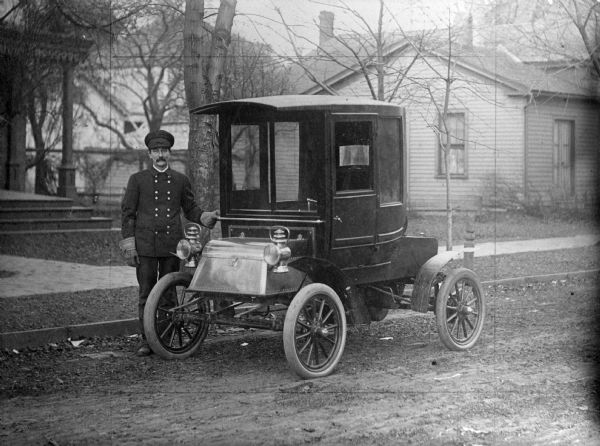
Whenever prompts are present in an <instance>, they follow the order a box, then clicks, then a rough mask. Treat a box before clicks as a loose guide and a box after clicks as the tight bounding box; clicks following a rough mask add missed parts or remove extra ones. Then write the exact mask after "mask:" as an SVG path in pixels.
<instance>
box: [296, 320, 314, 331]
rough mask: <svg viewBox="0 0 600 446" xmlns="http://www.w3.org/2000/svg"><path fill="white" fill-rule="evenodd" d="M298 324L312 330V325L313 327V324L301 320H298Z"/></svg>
mask: <svg viewBox="0 0 600 446" xmlns="http://www.w3.org/2000/svg"><path fill="white" fill-rule="evenodd" d="M296 324H298V325H300V326H301V327H302V328H305V329H306V330H310V327H311V325H310V324H309V323H306V322H304V321H301V320H297V321H296Z"/></svg>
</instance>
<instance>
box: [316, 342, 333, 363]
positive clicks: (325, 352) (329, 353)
mask: <svg viewBox="0 0 600 446" xmlns="http://www.w3.org/2000/svg"><path fill="white" fill-rule="evenodd" d="M321 339H325V337H323V338H321ZM318 346H319V347H320V348H321V352H322V353H323V357H324V358H325V360H326V361H327V360H328V359H329V357H330V356H331V349H330V351H327V350H326V348H325V346H324V345H323V343H322V342H318Z"/></svg>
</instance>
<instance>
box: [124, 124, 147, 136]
mask: <svg viewBox="0 0 600 446" xmlns="http://www.w3.org/2000/svg"><path fill="white" fill-rule="evenodd" d="M142 124H143V122H142V121H125V123H124V125H123V132H124V133H126V134H127V133H133V132H135V131H136V130H137V129H139V128H140V127H141V126H142Z"/></svg>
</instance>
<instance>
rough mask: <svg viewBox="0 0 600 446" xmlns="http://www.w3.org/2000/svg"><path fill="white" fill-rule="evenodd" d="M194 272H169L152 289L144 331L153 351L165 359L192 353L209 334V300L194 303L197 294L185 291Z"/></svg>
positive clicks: (186, 355)
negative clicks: (205, 316) (207, 316)
mask: <svg viewBox="0 0 600 446" xmlns="http://www.w3.org/2000/svg"><path fill="white" fill-rule="evenodd" d="M191 280H192V275H191V274H189V273H184V272H176V273H170V274H166V275H165V276H164V277H162V278H161V279H160V280H159V281H158V283H157V284H156V285H155V286H154V288H152V291H151V292H150V295H149V296H148V300H147V301H146V307H145V308H144V333H145V334H146V340H147V341H148V344H149V345H150V348H151V349H152V351H153V352H154V353H156V354H158V355H160V356H162V357H163V358H165V359H183V358H187V357H188V356H190V355H192V354H193V353H194V352H195V351H196V350H198V348H199V347H200V345H201V344H202V341H204V338H206V335H207V333H208V327H209V322H208V319H205V318H203V316H204V315H206V314H208V312H209V310H210V305H209V302H208V301H205V300H204V301H199V302H196V303H191V304H190V302H191V301H193V300H194V299H196V297H197V295H196V294H193V293H184V291H185V290H186V289H187V287H188V286H189V284H190V282H191Z"/></svg>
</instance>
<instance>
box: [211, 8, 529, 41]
mask: <svg viewBox="0 0 600 446" xmlns="http://www.w3.org/2000/svg"><path fill="white" fill-rule="evenodd" d="M486 1H487V0H479V2H480V3H483V2H486ZM527 1H528V0H527ZM469 3H471V2H469V1H468V0H419V1H414V0H386V1H385V5H386V7H387V8H389V11H386V13H385V14H384V20H387V21H386V23H385V25H384V26H386V27H387V28H390V29H391V28H397V25H396V24H395V23H394V21H393V20H391V17H392V16H393V17H394V18H395V20H396V21H398V22H399V23H400V25H401V26H402V27H403V28H404V29H405V30H410V29H423V28H434V27H440V26H443V25H442V24H443V23H447V21H448V17H449V13H450V14H451V15H452V16H454V15H455V14H457V13H465V11H467V10H468V6H467V5H468V4H469ZM218 4H219V0H207V1H206V7H207V8H211V7H212V8H216V7H218ZM343 4H346V5H347V6H348V7H349V8H350V9H352V10H354V11H356V12H357V13H358V14H360V16H361V17H362V18H364V20H365V21H367V22H368V23H369V24H372V25H375V24H376V23H377V16H378V13H379V1H378V0H337V1H335V0H238V2H237V8H236V18H235V20H234V32H237V33H239V34H241V35H242V36H244V37H246V38H248V39H251V40H261V39H262V40H265V41H267V42H268V43H270V44H271V45H272V46H273V47H274V48H275V50H276V51H278V52H281V51H283V52H287V51H289V50H290V46H289V44H288V43H287V42H286V38H285V37H283V36H284V35H285V30H284V28H283V27H282V26H281V24H280V22H281V19H280V17H279V15H278V14H277V12H276V9H277V8H278V9H279V10H280V11H281V14H282V15H283V17H284V19H285V21H286V22H287V23H288V24H290V25H293V26H294V29H295V30H296V32H298V33H299V34H301V35H302V36H303V37H304V39H301V40H300V41H298V42H297V44H298V46H300V47H303V48H304V49H305V50H308V49H310V46H311V42H312V43H316V42H317V40H318V21H319V12H320V11H323V10H326V11H331V12H333V13H334V14H335V20H334V29H335V31H336V32H341V31H343V30H344V29H354V30H356V29H358V28H357V27H358V26H360V25H359V24H358V22H359V19H357V18H356V17H352V16H351V14H348V13H347V11H344V9H343V8H341V6H343Z"/></svg>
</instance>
